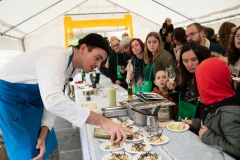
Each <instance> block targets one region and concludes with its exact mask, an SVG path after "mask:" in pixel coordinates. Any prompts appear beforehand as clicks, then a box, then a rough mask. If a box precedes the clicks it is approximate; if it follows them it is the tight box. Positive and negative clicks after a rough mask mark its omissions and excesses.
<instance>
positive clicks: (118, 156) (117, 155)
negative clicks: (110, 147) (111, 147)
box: [102, 152, 132, 160]
mask: <svg viewBox="0 0 240 160" xmlns="http://www.w3.org/2000/svg"><path fill="white" fill-rule="evenodd" d="M131 159H132V156H131V155H130V154H129V153H127V152H113V153H108V154H105V155H104V156H103V157H102V160H131Z"/></svg>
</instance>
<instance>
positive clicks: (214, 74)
mask: <svg viewBox="0 0 240 160" xmlns="http://www.w3.org/2000/svg"><path fill="white" fill-rule="evenodd" d="M195 75H196V81H197V87H198V92H199V94H200V97H201V99H202V100H203V103H204V104H206V105H211V104H214V103H216V102H220V101H222V100H223V99H225V98H229V97H231V96H234V95H235V92H234V91H233V90H232V86H231V83H232V79H231V73H230V69H229V67H228V65H227V63H226V62H225V61H223V60H222V59H220V58H208V59H206V60H204V61H203V62H202V63H201V64H200V65H199V66H198V67H197V69H196V72H195Z"/></svg>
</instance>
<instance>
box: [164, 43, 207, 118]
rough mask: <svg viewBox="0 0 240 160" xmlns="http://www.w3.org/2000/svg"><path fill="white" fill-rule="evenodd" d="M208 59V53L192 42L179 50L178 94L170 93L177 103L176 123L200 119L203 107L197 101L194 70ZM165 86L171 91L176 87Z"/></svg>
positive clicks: (173, 83) (173, 84) (172, 85)
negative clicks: (183, 120) (182, 120)
mask: <svg viewBox="0 0 240 160" xmlns="http://www.w3.org/2000/svg"><path fill="white" fill-rule="evenodd" d="M209 57H211V53H210V51H209V50H208V49H207V48H206V47H204V46H201V45H200V44H198V43H196V42H194V41H191V42H186V43H185V44H184V45H183V47H182V49H181V53H180V59H179V71H180V78H179V82H178V89H177V90H178V92H177V93H175V94H174V93H172V98H173V99H174V100H175V101H178V115H177V120H178V121H181V119H185V118H187V119H192V118H199V117H200V112H201V111H202V109H203V108H204V105H203V104H202V103H200V102H199V101H198V97H199V93H198V89H197V84H196V79H195V70H196V68H197V67H198V65H199V64H200V63H201V62H202V61H203V60H205V59H207V58H209ZM167 86H168V88H169V89H170V90H172V89H174V88H175V87H176V83H175V82H168V84H167Z"/></svg>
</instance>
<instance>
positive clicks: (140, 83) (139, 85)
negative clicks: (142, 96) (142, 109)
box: [137, 76, 144, 92]
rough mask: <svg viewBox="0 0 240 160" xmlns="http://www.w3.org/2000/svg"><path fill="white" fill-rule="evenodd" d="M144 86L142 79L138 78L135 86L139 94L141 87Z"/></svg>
mask: <svg viewBox="0 0 240 160" xmlns="http://www.w3.org/2000/svg"><path fill="white" fill-rule="evenodd" d="M143 84H144V79H143V77H142V76H139V77H138V80H137V86H138V87H139V92H141V89H142V85H143Z"/></svg>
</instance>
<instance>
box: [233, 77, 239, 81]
mask: <svg viewBox="0 0 240 160" xmlns="http://www.w3.org/2000/svg"><path fill="white" fill-rule="evenodd" d="M232 79H233V80H234V81H239V80H240V77H232Z"/></svg>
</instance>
